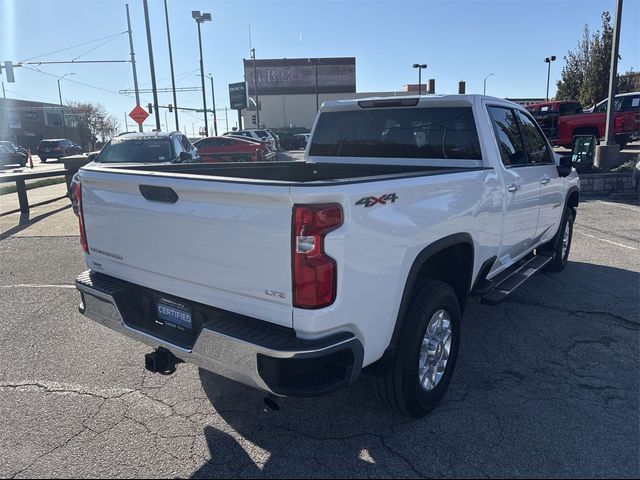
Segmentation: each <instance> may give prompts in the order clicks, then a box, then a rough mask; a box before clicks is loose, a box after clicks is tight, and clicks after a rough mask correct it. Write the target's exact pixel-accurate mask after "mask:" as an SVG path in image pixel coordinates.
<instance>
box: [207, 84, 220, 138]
mask: <svg viewBox="0 0 640 480" xmlns="http://www.w3.org/2000/svg"><path fill="white" fill-rule="evenodd" d="M207 77H209V80H211V103H212V104H213V107H212V108H213V131H214V133H215V135H216V137H217V136H218V117H217V116H216V93H215V91H214V89H213V75H211V74H210V73H209V74H207Z"/></svg>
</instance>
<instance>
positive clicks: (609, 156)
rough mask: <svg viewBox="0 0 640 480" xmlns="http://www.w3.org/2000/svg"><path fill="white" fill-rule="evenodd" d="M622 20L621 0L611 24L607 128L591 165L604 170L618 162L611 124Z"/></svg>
mask: <svg viewBox="0 0 640 480" xmlns="http://www.w3.org/2000/svg"><path fill="white" fill-rule="evenodd" d="M621 20H622V0H618V1H617V3H616V23H615V24H614V26H613V42H612V46H611V67H610V68H611V69H610V71H609V98H608V101H607V124H606V126H607V128H606V131H605V136H604V140H603V141H602V142H600V145H598V146H597V147H596V154H595V158H594V161H593V166H594V167H595V168H596V169H601V170H604V171H605V172H606V171H608V170H610V169H611V168H612V167H615V166H617V165H618V164H619V163H620V146H619V145H618V144H617V143H616V138H615V130H614V128H613V126H614V125H613V124H614V121H615V118H616V112H615V95H616V76H617V73H618V49H619V47H620V24H621Z"/></svg>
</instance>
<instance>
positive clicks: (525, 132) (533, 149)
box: [516, 110, 552, 164]
mask: <svg viewBox="0 0 640 480" xmlns="http://www.w3.org/2000/svg"><path fill="white" fill-rule="evenodd" d="M516 113H517V115H518V120H519V121H520V131H521V132H522V138H523V140H524V147H525V150H526V151H527V156H528V157H529V163H532V164H541V163H542V164H543V163H552V160H551V155H550V153H549V148H548V147H547V142H546V140H545V138H544V135H543V134H542V133H541V132H540V130H539V129H538V127H537V126H536V124H535V123H534V121H533V120H532V119H531V118H530V117H529V116H528V115H527V114H525V113H523V112H521V111H519V110H517V111H516Z"/></svg>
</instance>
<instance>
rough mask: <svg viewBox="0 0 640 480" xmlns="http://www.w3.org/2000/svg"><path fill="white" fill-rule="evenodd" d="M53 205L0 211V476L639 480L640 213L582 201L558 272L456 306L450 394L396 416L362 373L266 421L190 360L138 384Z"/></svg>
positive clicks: (64, 208) (286, 403)
mask: <svg viewBox="0 0 640 480" xmlns="http://www.w3.org/2000/svg"><path fill="white" fill-rule="evenodd" d="M60 188H63V186H61V185H58V186H53V187H45V188H43V189H38V190H42V195H45V194H47V193H50V194H55V193H56V192H57V190H59V189H60ZM45 189H49V190H50V191H49V192H48V191H47V190H45ZM31 194H32V192H30V195H31ZM10 197H13V196H7V195H5V196H0V211H5V212H6V211H8V210H9V209H10V208H9V207H10V204H11V202H13V200H12V199H11V198H10ZM67 203H68V202H66V201H64V200H62V201H59V202H55V203H53V204H50V205H47V206H42V207H36V208H34V209H33V210H32V214H31V221H30V223H29V224H27V225H18V215H5V216H0V304H1V305H2V307H3V308H2V309H1V310H0V476H2V477H16V478H23V477H60V476H62V477H98V476H99V477H169V476H170V477H193V478H200V477H288V478H292V477H331V478H339V477H434V476H437V477H440V476H447V477H531V476H535V477H635V478H637V477H638V476H640V464H639V463H640V460H639V458H640V456H639V455H640V413H639V407H640V405H639V402H640V351H639V350H640V348H639V346H640V319H639V305H640V299H639V292H640V290H639V287H640V275H639V272H640V233H639V229H638V226H639V225H640V206H638V205H637V204H630V203H613V202H608V201H603V200H588V201H585V202H584V203H582V204H581V205H580V208H579V212H578V218H577V222H576V227H575V235H574V243H573V247H572V251H571V256H570V264H569V266H568V267H567V269H566V270H565V271H564V272H562V273H560V274H542V275H539V276H537V277H535V278H533V279H532V280H531V281H530V282H529V283H527V284H526V285H525V286H524V287H523V288H522V289H521V290H520V291H519V292H518V293H517V294H516V295H515V296H514V297H513V298H512V299H510V300H508V301H506V302H505V303H503V304H501V305H499V306H497V307H488V306H483V305H479V304H477V303H475V302H471V303H470V304H469V307H468V310H467V312H466V314H465V317H464V323H463V328H464V333H463V340H462V345H461V351H460V358H459V362H458V367H457V370H456V372H455V375H454V378H453V382H452V385H451V388H450V390H449V392H448V394H447V395H446V397H445V399H444V401H443V403H442V404H441V405H440V407H439V408H438V409H437V410H436V411H434V412H433V413H432V414H431V415H430V416H428V417H427V418H425V419H423V420H419V421H411V420H407V419H405V418H402V417H399V416H395V415H393V414H392V413H390V412H388V411H387V410H385V409H384V408H383V407H382V406H381V405H380V404H379V402H378V400H377V397H376V393H375V390H374V389H373V386H372V383H371V382H370V380H369V379H368V378H366V377H363V378H362V379H361V380H359V381H358V382H357V383H355V384H354V385H352V386H351V387H350V388H348V389H344V390H341V391H339V392H336V393H334V394H331V395H328V396H326V397H322V398H319V399H304V400H300V399H285V400H283V401H281V402H280V407H281V409H280V411H277V412H276V411H271V410H268V409H266V408H265V406H264V403H263V395H262V394H261V393H260V392H258V391H256V390H252V389H250V388H247V387H244V386H242V385H238V384H235V383H233V382H231V381H228V380H225V379H223V378H221V377H218V376H216V375H214V374H210V373H207V372H205V371H201V370H198V369H197V368H195V367H193V366H190V365H184V364H183V365H180V366H179V367H178V370H177V372H176V373H175V374H173V375H171V376H161V375H154V374H149V373H147V372H146V371H145V370H144V358H143V357H144V354H145V353H147V352H148V351H149V349H148V348H147V347H145V346H143V345H141V344H138V343H136V342H133V341H131V340H129V339H126V338H124V337H121V336H120V335H118V334H116V333H113V332H111V331H109V330H107V329H106V328H104V327H102V326H99V325H97V324H95V323H93V322H91V321H90V320H87V319H85V318H84V317H82V316H81V315H80V314H79V313H78V311H77V305H78V301H79V295H78V293H77V292H76V291H75V289H74V288H73V280H74V278H75V275H76V274H77V273H79V272H81V271H83V270H84V269H85V266H84V263H83V260H82V255H81V248H80V245H79V239H78V237H77V235H76V228H77V227H76V219H75V217H74V216H73V213H72V212H71V209H70V208H69V207H68V205H67Z"/></svg>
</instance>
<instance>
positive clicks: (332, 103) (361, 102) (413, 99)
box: [320, 94, 517, 111]
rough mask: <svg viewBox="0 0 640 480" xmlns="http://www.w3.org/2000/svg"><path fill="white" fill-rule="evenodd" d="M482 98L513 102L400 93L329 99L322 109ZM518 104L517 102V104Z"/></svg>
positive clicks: (469, 101) (468, 102)
mask: <svg viewBox="0 0 640 480" xmlns="http://www.w3.org/2000/svg"><path fill="white" fill-rule="evenodd" d="M481 99H489V100H493V101H499V102H504V103H513V102H510V101H509V100H505V99H504V98H497V97H491V96H489V95H479V94H464V95H460V94H451V95H444V94H439V95H398V96H390V97H368V98H353V99H346V100H327V101H326V102H324V103H323V104H322V107H321V108H320V110H321V111H337V110H351V109H355V108H367V107H369V108H375V107H378V106H379V107H395V106H398V107H417V106H425V105H427V104H429V103H451V104H457V105H472V104H474V103H476V101H478V100H481ZM516 105H517V104H516Z"/></svg>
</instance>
